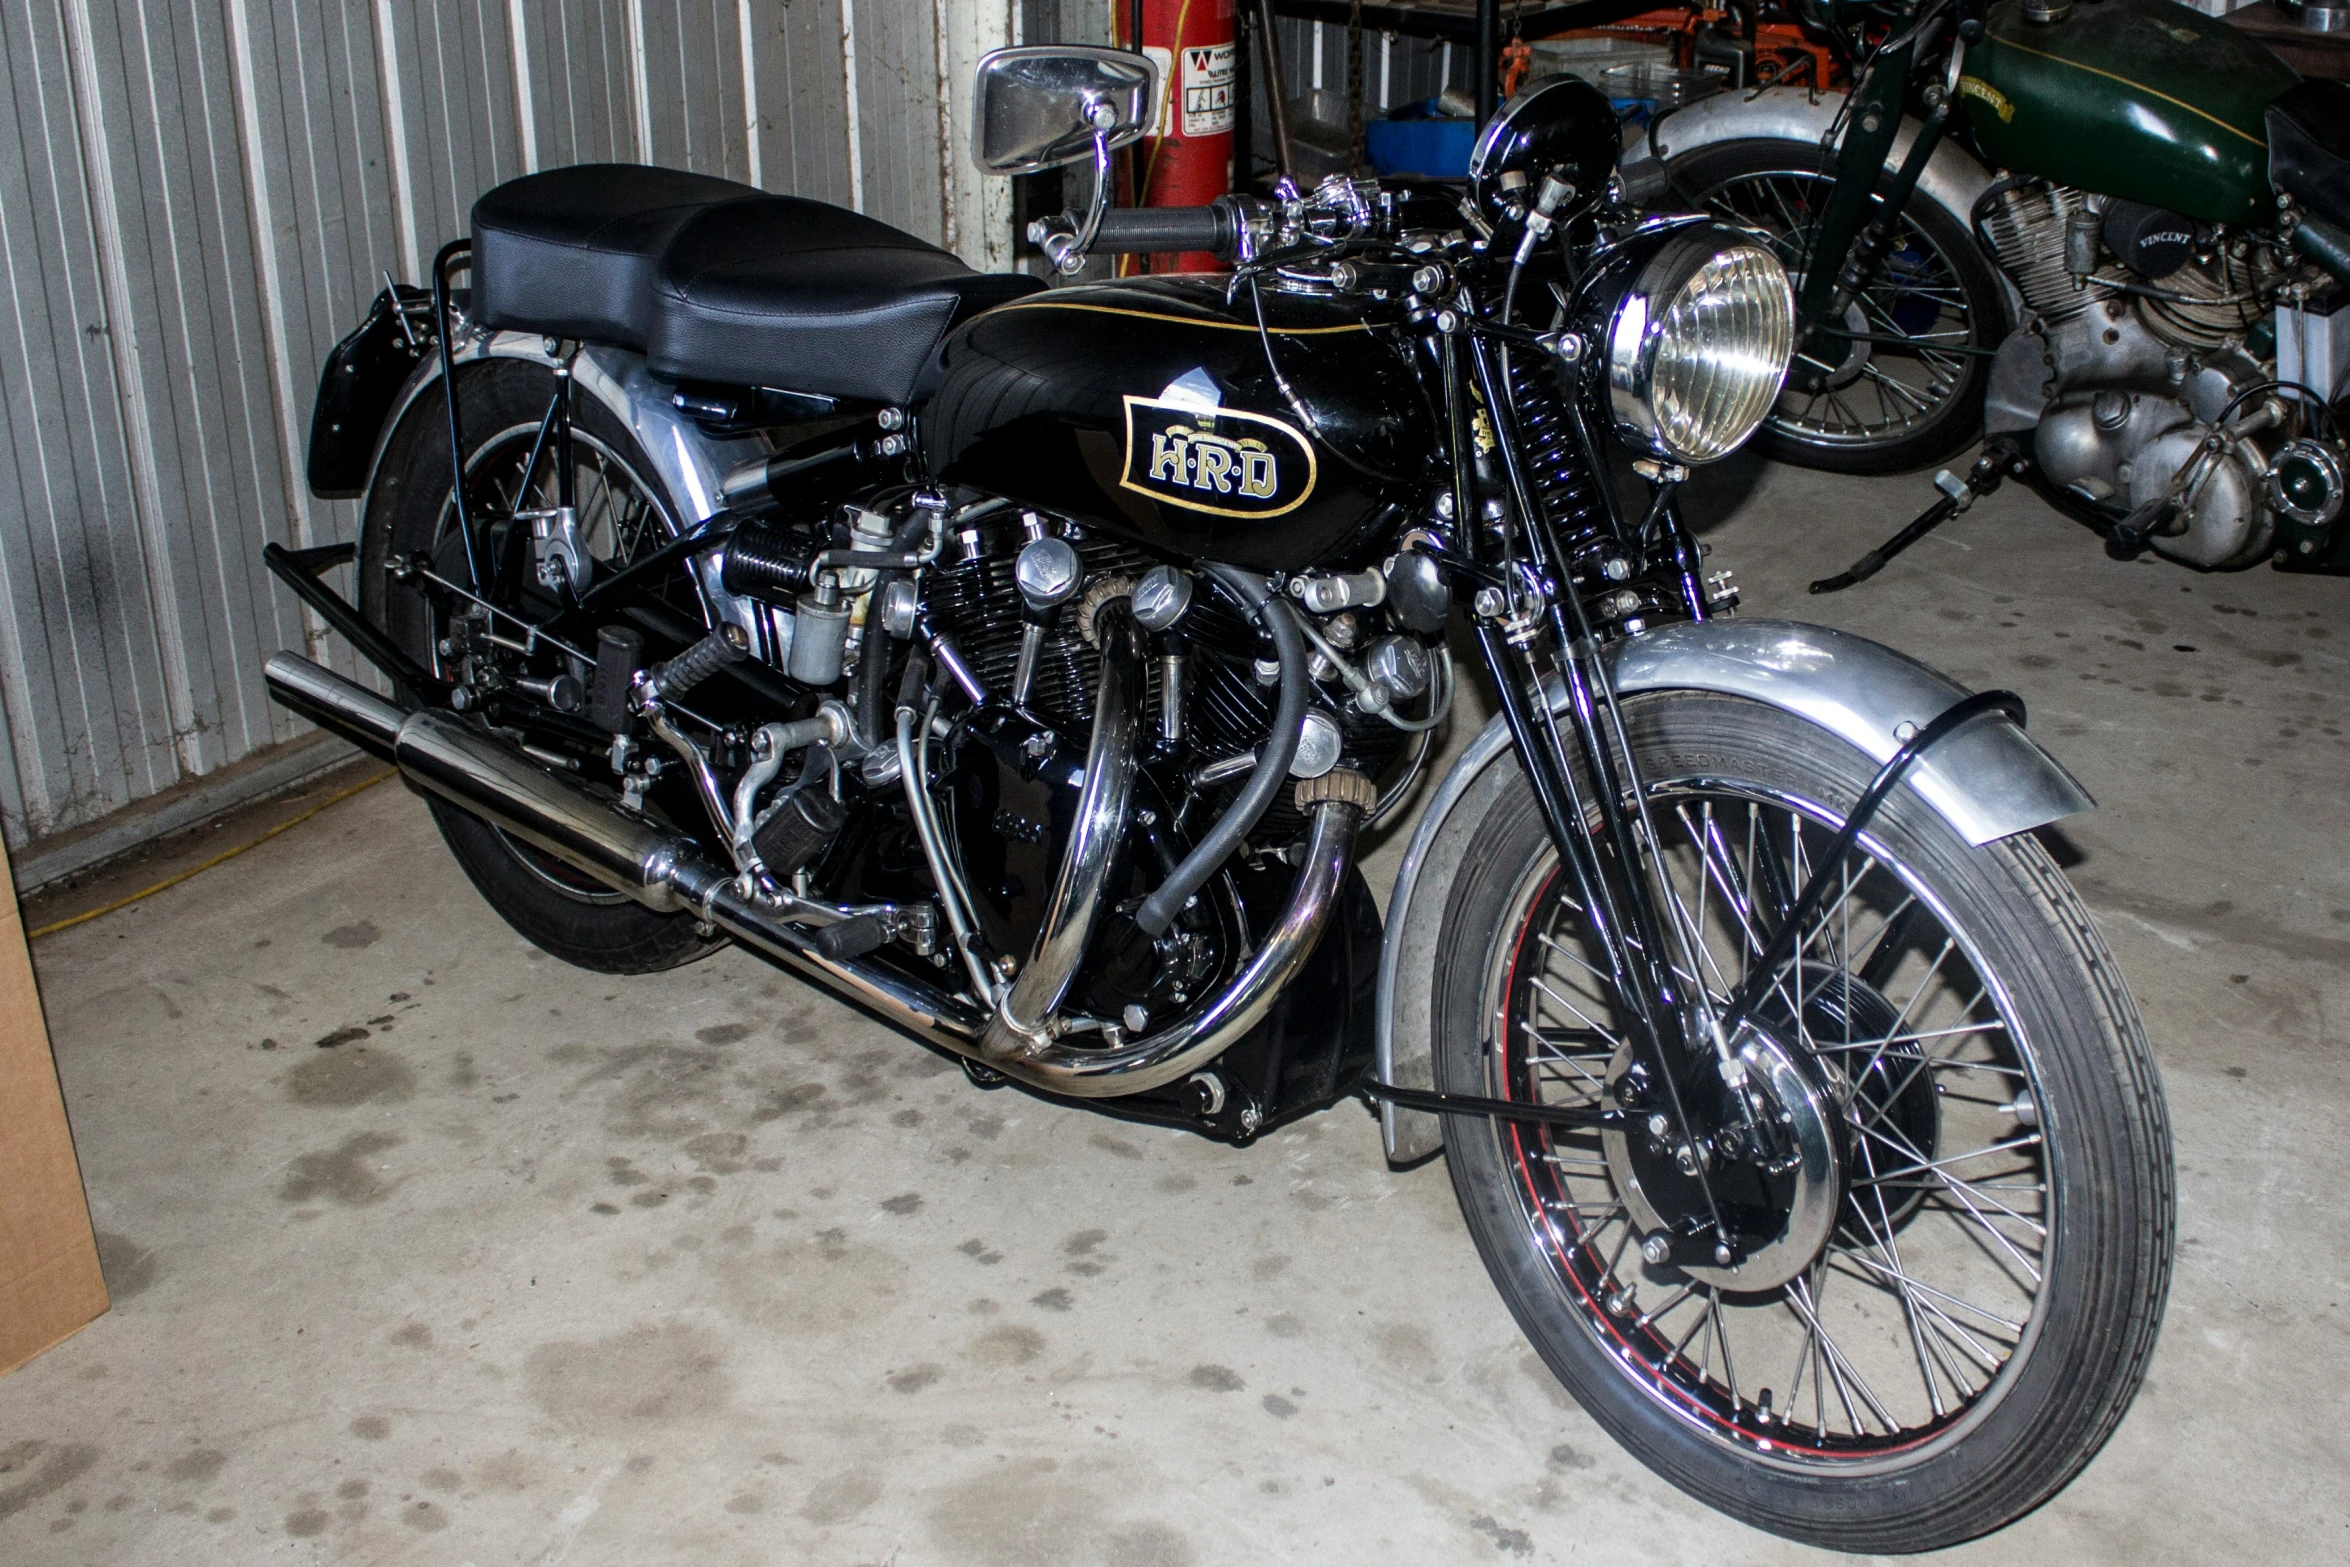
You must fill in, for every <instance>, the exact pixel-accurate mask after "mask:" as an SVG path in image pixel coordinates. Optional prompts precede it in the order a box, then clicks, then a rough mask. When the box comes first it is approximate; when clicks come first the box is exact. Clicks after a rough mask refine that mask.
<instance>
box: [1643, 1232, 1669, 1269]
mask: <svg viewBox="0 0 2350 1567" xmlns="http://www.w3.org/2000/svg"><path fill="white" fill-rule="evenodd" d="M1640 1260H1641V1261H1642V1262H1645V1263H1647V1264H1648V1265H1649V1266H1650V1267H1652V1268H1661V1267H1663V1266H1664V1265H1665V1264H1666V1263H1668V1262H1670V1261H1672V1260H1673V1241H1672V1237H1671V1236H1669V1235H1667V1234H1665V1233H1664V1231H1662V1230H1659V1231H1657V1233H1656V1234H1654V1235H1651V1236H1650V1237H1649V1238H1648V1239H1646V1240H1644V1241H1642V1242H1641V1243H1640Z"/></svg>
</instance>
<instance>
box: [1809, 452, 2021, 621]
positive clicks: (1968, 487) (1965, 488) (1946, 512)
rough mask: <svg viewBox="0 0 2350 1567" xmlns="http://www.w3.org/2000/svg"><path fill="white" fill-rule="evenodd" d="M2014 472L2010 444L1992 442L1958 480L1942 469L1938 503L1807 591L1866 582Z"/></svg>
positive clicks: (1938, 478) (1937, 481)
mask: <svg viewBox="0 0 2350 1567" xmlns="http://www.w3.org/2000/svg"><path fill="white" fill-rule="evenodd" d="M2016 468H2017V464H2016V451H2015V446H2014V443H2012V442H2010V441H2006V440H1993V441H1991V442H1989V443H1988V444H1986V445H1985V446H1984V448H1983V454H1982V455H1981V456H1980V457H1977V458H1976V459H1975V465H1974V467H1973V468H1971V469H1969V470H1968V471H1967V476H1966V477H1965V478H1963V479H1961V478H1960V477H1959V476H1958V475H1957V474H1955V473H1952V472H1951V471H1950V470H1949V469H1948V468H1945V469H1943V470H1942V471H1941V472H1940V473H1937V474H1935V475H1934V488H1936V489H1938V490H1940V491H1941V492H1942V498H1941V499H1940V500H1938V501H1936V502H1935V503H1934V504H1933V505H1931V506H1929V507H1927V508H1926V509H1925V510H1924V511H1922V512H1920V513H1919V514H1918V519H1917V521H1915V522H1913V523H1911V524H1910V525H1909V526H1908V527H1906V528H1904V529H1902V530H1901V531H1900V532H1899V533H1896V534H1895V535H1893V537H1891V538H1889V539H1887V540H1886V541H1885V542H1884V543H1882V544H1880V545H1878V546H1877V547H1876V548H1875V549H1873V550H1871V551H1869V552H1868V553H1867V554H1866V555H1863V556H1862V557H1861V558H1860V559H1858V560H1856V561H1854V562H1853V563H1852V565H1851V568H1850V569H1848V570H1846V571H1843V572H1840V573H1838V574H1837V575H1835V576H1833V577H1822V578H1821V579H1820V580H1819V581H1817V582H1815V583H1813V584H1812V585H1811V590H1812V591H1813V592H1814V593H1841V592H1843V591H1844V590H1845V589H1846V588H1849V587H1851V586H1853V585H1854V584H1855V583H1860V582H1866V581H1868V580H1869V578H1871V577H1873V576H1875V575H1876V574H1877V573H1878V572H1880V571H1882V570H1884V569H1885V563H1886V562H1887V561H1889V560H1891V559H1892V558H1893V557H1894V556H1896V555H1898V554H1900V553H1901V552H1902V551H1903V550H1905V549H1908V548H1909V547H1910V546H1911V545H1912V544H1915V543H1916V542H1917V541H1918V540H1920V539H1922V538H1924V537H1925V536H1926V535H1927V534H1929V533H1931V532H1933V531H1934V530H1935V529H1936V528H1939V527H1941V526H1942V524H1944V523H1946V522H1948V521H1949V520H1950V519H1951V518H1953V517H1955V516H1957V515H1958V514H1959V513H1960V512H1962V511H1965V510H1966V509H1967V508H1968V507H1969V506H1972V505H1973V504H1974V503H1975V501H1976V500H1977V498H1979V497H1981V496H1985V495H1988V494H1990V493H1991V492H1992V491H1993V490H1996V489H1998V488H1999V486H2000V485H2001V484H2003V483H2004V482H2006V479H2007V476H2008V474H2010V473H2011V472H2014V471H2016Z"/></svg>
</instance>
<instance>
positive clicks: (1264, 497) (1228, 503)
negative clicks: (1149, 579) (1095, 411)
mask: <svg viewBox="0 0 2350 1567" xmlns="http://www.w3.org/2000/svg"><path fill="white" fill-rule="evenodd" d="M1315 477H1316V469H1315V462H1314V448H1313V444H1312V443H1311V442H1310V441H1308V440H1307V439H1306V438H1305V437H1304V436H1302V435H1300V434H1299V433H1298V432H1297V431H1296V430H1294V429H1292V428H1290V427H1289V426H1288V425H1286V424H1283V423H1282V422H1281V421H1280V420H1278V419H1268V418H1266V417H1265V416H1264V415H1262V414H1251V413H1241V412H1238V411H1237V410H1235V409H1230V408H1202V407H1200V406H1199V405H1198V404H1197V403H1195V402H1165V401H1162V400H1160V399H1158V398H1153V397H1131V396H1130V397H1128V398H1127V399H1126V471H1125V473H1124V474H1123V475H1122V476H1121V477H1120V479H1119V481H1118V482H1119V483H1120V485H1122V486H1123V487H1124V488H1126V489H1129V490H1135V491H1138V492H1139V493H1141V494H1144V495H1148V496H1149V497H1151V499H1153V500H1156V501H1164V502H1166V503H1167V504H1168V505H1170V506H1181V507H1183V508H1184V509H1185V510H1187V511H1204V512H1213V513H1214V514H1216V515H1217V516H1219V517H1278V516H1280V515H1281V514H1282V513H1283V512H1287V511H1294V510H1295V509H1296V508H1297V507H1298V506H1299V505H1300V504H1302V503H1303V502H1304V500H1305V498H1306V497H1307V496H1309V495H1311V494H1313V493H1314V479H1315Z"/></svg>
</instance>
